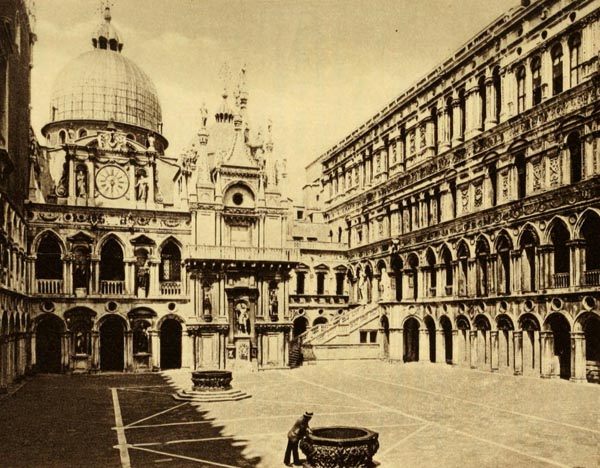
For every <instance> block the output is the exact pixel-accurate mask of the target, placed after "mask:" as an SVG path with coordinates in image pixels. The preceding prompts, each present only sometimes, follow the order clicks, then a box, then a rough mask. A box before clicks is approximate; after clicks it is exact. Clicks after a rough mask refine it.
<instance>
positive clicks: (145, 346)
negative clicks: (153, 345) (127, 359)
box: [133, 322, 150, 354]
mask: <svg viewBox="0 0 600 468" xmlns="http://www.w3.org/2000/svg"><path fill="white" fill-rule="evenodd" d="M149 327H150V324H149V323H147V322H138V323H137V324H136V326H135V328H134V330H133V352H134V354H137V353H147V352H149V350H150V338H149V334H148V328H149Z"/></svg>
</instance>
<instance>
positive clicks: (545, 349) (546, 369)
mask: <svg viewBox="0 0 600 468" xmlns="http://www.w3.org/2000/svg"><path fill="white" fill-rule="evenodd" d="M540 341H541V347H542V350H541V353H542V355H541V369H540V375H541V377H542V378H543V379H549V378H550V377H551V376H552V362H553V360H554V334H553V333H552V332H551V331H541V332H540Z"/></svg>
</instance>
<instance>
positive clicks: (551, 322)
mask: <svg viewBox="0 0 600 468" xmlns="http://www.w3.org/2000/svg"><path fill="white" fill-rule="evenodd" d="M546 325H547V326H548V327H549V328H550V330H552V336H553V338H554V362H553V366H552V367H553V370H552V374H553V375H560V378H561V379H567V380H568V379H570V378H571V326H570V325H569V322H568V321H567V319H566V318H565V317H564V316H563V315H561V314H552V315H551V316H550V317H548V319H547V321H546ZM556 367H558V369H557V368H556Z"/></svg>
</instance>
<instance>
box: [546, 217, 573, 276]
mask: <svg viewBox="0 0 600 468" xmlns="http://www.w3.org/2000/svg"><path fill="white" fill-rule="evenodd" d="M550 239H551V240H552V246H553V247H554V274H553V276H552V286H553V287H554V288H568V287H569V285H570V281H569V272H570V270H571V259H570V252H569V247H568V246H567V242H569V231H567V228H566V227H565V226H564V224H562V223H561V222H558V223H556V225H555V226H554V227H553V228H552V232H551V233H550Z"/></svg>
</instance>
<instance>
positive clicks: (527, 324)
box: [515, 314, 541, 375]
mask: <svg viewBox="0 0 600 468" xmlns="http://www.w3.org/2000/svg"><path fill="white" fill-rule="evenodd" d="M519 323H520V325H521V330H522V331H523V335H522V343H521V353H522V354H521V355H522V359H523V360H522V366H523V375H539V372H540V366H539V363H540V354H541V350H540V344H539V339H540V325H539V322H538V320H537V318H535V316H534V315H532V314H525V315H523V316H522V317H521V319H520V320H519ZM516 352H517V350H516V349H515V353H516ZM516 361H517V358H515V362H516ZM515 367H517V366H516V364H515ZM515 370H517V369H515Z"/></svg>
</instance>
